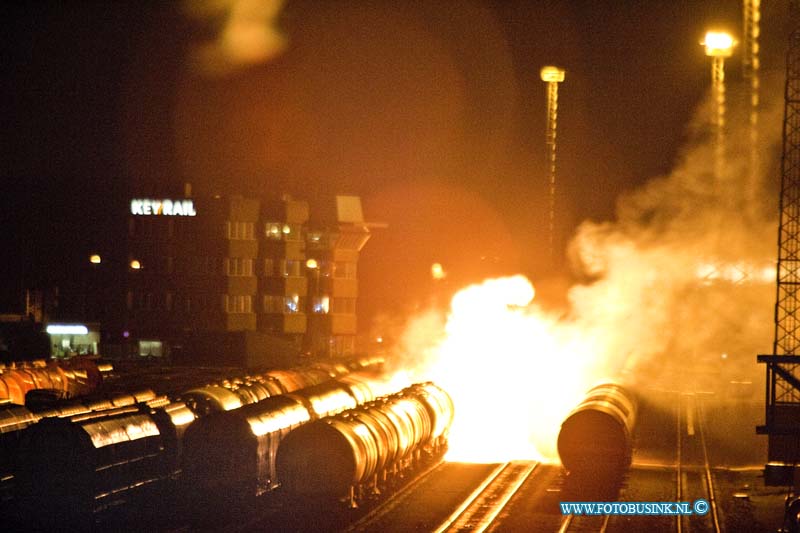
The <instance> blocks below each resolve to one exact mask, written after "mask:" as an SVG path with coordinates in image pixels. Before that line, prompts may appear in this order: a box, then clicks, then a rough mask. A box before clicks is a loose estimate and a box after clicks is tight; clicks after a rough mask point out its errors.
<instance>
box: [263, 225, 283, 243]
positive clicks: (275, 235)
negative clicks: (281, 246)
mask: <svg viewBox="0 0 800 533" xmlns="http://www.w3.org/2000/svg"><path fill="white" fill-rule="evenodd" d="M282 231H283V225H282V224H279V223H278V222H267V225H266V235H267V238H268V239H273V240H276V241H279V240H281V239H282V238H283V233H282Z"/></svg>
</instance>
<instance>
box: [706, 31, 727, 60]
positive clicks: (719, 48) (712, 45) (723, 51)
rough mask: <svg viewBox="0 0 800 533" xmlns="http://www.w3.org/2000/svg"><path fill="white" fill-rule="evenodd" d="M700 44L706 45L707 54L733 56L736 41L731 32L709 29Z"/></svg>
mask: <svg viewBox="0 0 800 533" xmlns="http://www.w3.org/2000/svg"><path fill="white" fill-rule="evenodd" d="M700 44H702V45H703V46H705V47H706V55H707V56H712V57H731V55H732V54H733V47H734V45H735V44H736V41H735V40H734V39H733V36H732V35H731V34H730V33H726V32H724V31H709V32H707V33H706V37H705V39H704V40H703V41H701V42H700Z"/></svg>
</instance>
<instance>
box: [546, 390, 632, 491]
mask: <svg viewBox="0 0 800 533" xmlns="http://www.w3.org/2000/svg"><path fill="white" fill-rule="evenodd" d="M636 411H637V405H636V399H635V397H634V395H633V394H632V393H631V392H630V391H629V390H628V389H626V388H625V387H623V386H622V385H620V384H617V383H602V384H600V385H597V386H595V387H593V388H591V389H590V390H589V391H588V392H587V394H586V397H585V398H584V400H583V401H582V402H581V403H580V404H579V405H578V406H577V407H576V408H575V409H574V410H573V411H572V412H571V413H570V414H569V416H567V418H565V419H564V422H562V424H561V430H560V431H559V433H558V455H559V457H560V458H561V463H562V464H563V465H564V468H566V469H567V470H568V471H569V472H570V473H573V474H576V475H591V476H598V475H602V476H609V475H614V476H619V475H621V474H622V473H624V472H625V471H627V469H628V467H629V466H630V463H631V457H632V454H633V429H634V425H635V423H636Z"/></svg>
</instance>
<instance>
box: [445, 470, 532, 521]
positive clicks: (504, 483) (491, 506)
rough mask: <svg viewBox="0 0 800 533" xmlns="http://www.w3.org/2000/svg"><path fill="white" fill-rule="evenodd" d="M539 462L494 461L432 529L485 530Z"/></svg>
mask: <svg viewBox="0 0 800 533" xmlns="http://www.w3.org/2000/svg"><path fill="white" fill-rule="evenodd" d="M539 464H540V463H537V462H533V461H512V462H508V463H503V464H500V465H498V467H497V468H495V469H494V470H493V471H492V472H491V473H490V474H489V475H488V476H487V477H486V479H485V480H484V481H483V483H481V484H480V485H479V486H478V487H477V488H476V489H475V490H474V491H473V492H472V494H470V495H469V496H468V497H467V498H466V499H465V500H464V501H463V502H462V503H461V505H460V506H459V507H458V508H457V509H456V510H455V511H453V513H452V514H451V515H450V516H449V517H448V518H447V520H445V521H444V522H443V523H442V525H440V526H439V527H438V528H437V529H436V530H435V533H444V532H445V531H472V532H477V533H481V532H483V531H486V529H488V528H489V526H491V525H492V523H493V522H494V520H495V519H496V518H497V516H498V515H499V514H500V512H501V511H502V510H503V509H504V508H505V506H506V505H507V504H508V502H509V501H510V500H511V498H512V497H513V496H514V495H515V494H516V493H517V492H518V491H519V489H520V487H522V485H523V483H525V481H526V480H527V479H528V477H530V475H531V474H532V473H533V471H534V470H535V469H536V467H538V466H539Z"/></svg>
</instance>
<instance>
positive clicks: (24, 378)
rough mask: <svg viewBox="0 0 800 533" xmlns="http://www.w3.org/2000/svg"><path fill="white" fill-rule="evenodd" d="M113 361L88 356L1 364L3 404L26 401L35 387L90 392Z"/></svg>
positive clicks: (0, 399) (65, 394) (65, 393)
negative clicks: (9, 364) (99, 361)
mask: <svg viewBox="0 0 800 533" xmlns="http://www.w3.org/2000/svg"><path fill="white" fill-rule="evenodd" d="M110 370H111V367H110V365H108V364H104V363H98V362H97V361H96V360H93V359H90V358H86V357H74V358H72V359H67V360H63V361H58V362H56V361H49V362H46V361H44V360H40V361H33V362H30V363H20V364H18V365H15V366H10V367H3V368H0V405H2V404H4V403H11V404H17V405H24V404H25V395H26V394H27V393H28V392H29V391H32V390H41V389H46V390H51V391H60V393H61V395H62V397H66V398H71V397H75V396H81V395H85V394H89V393H91V392H92V391H94V390H95V389H97V387H98V386H100V383H102V376H103V374H104V373H106V372H108V371H110Z"/></svg>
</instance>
